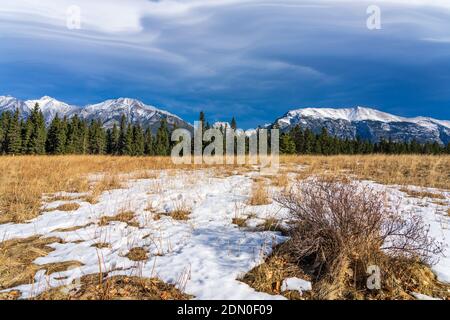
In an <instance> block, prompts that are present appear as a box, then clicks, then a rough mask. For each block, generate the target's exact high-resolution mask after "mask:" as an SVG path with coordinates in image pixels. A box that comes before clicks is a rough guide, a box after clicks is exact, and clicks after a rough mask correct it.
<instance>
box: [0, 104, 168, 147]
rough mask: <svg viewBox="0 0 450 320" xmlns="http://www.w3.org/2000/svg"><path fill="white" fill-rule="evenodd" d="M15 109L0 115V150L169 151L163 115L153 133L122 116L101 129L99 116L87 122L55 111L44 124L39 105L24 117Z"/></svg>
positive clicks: (166, 126)
mask: <svg viewBox="0 0 450 320" xmlns="http://www.w3.org/2000/svg"><path fill="white" fill-rule="evenodd" d="M21 119H22V118H21V117H20V113H19V110H16V111H15V112H14V113H11V112H3V113H2V114H1V115H0V154H11V155H20V154H32V155H41V154H51V155H62V154H110V155H129V156H144V155H148V156H151V155H158V156H167V155H170V150H171V143H170V132H169V129H168V125H167V122H166V119H163V120H162V121H161V126H160V128H159V129H158V131H157V133H156V136H154V135H152V132H151V131H150V129H145V130H144V129H143V128H142V127H141V126H140V125H139V124H131V123H129V122H128V121H127V119H126V117H125V116H122V118H121V121H120V125H119V126H117V125H114V126H113V127H112V128H111V129H105V128H104V127H103V125H102V123H101V122H100V121H99V120H91V121H90V122H88V121H85V120H81V119H80V118H79V117H78V116H76V115H75V116H74V117H72V118H70V119H67V118H62V119H61V118H59V117H58V115H56V117H55V118H54V119H53V120H52V122H51V123H50V125H49V126H48V127H46V125H45V120H44V116H43V114H42V112H41V111H40V109H39V105H38V104H36V105H35V106H34V108H33V110H32V111H31V114H30V116H29V117H28V119H26V120H21Z"/></svg>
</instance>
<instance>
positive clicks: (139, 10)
mask: <svg viewBox="0 0 450 320" xmlns="http://www.w3.org/2000/svg"><path fill="white" fill-rule="evenodd" d="M431 2H432V4H430V3H431ZM71 5H77V6H78V7H79V8H80V9H81V29H76V30H72V29H68V28H67V26H66V24H67V9H68V8H69V7H70V6H71ZM369 5H377V6H379V8H380V9H381V27H382V28H381V29H380V30H369V29H368V28H367V26H366V20H367V18H368V14H367V12H366V10H367V8H368V6H369ZM0 43H1V45H0V95H12V96H15V97H18V98H22V99H31V98H38V97H41V96H44V95H50V96H53V97H55V98H57V99H59V100H63V101H65V102H68V103H72V104H77V105H84V104H87V103H96V102H100V101H102V100H105V99H109V98H117V97H131V98H137V99H140V100H142V101H144V102H145V103H147V104H152V105H155V106H157V107H159V108H162V109H165V110H168V111H170V112H172V113H175V114H178V115H179V116H181V117H183V118H185V119H186V120H189V121H193V120H194V119H196V118H197V116H198V112H199V111H200V110H204V111H205V112H206V114H207V117H208V119H209V120H211V121H218V120H223V121H229V120H230V119H231V117H232V116H236V117H237V119H238V124H239V125H240V127H243V128H249V127H253V126H256V125H259V124H264V123H267V122H270V121H272V120H274V119H275V118H276V117H278V116H281V115H283V114H284V113H285V112H286V111H288V110H290V109H296V108H301V107H352V106H357V105H361V106H370V107H374V108H377V109H380V110H383V111H386V112H390V113H394V114H397V115H401V116H419V115H424V116H431V117H435V118H439V119H450V85H449V83H450V2H449V1H447V0H435V1H426V0H408V1H406V0H384V1H369V2H366V1H361V0H355V1H345V0H314V1H302V0H201V1H200V0H184V1H181V0H178V1H175V0H170V1H169V0H159V1H158V0H154V1H149V0H127V1H121V0H98V1H91V0H58V1H56V0H40V1H32V0H2V3H1V5H0Z"/></svg>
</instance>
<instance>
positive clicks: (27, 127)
mask: <svg viewBox="0 0 450 320" xmlns="http://www.w3.org/2000/svg"><path fill="white" fill-rule="evenodd" d="M20 127H21V132H22V154H28V144H29V143H30V137H31V133H32V130H33V125H32V123H31V121H30V119H29V118H28V120H26V121H23V120H22V121H21V122H20Z"/></svg>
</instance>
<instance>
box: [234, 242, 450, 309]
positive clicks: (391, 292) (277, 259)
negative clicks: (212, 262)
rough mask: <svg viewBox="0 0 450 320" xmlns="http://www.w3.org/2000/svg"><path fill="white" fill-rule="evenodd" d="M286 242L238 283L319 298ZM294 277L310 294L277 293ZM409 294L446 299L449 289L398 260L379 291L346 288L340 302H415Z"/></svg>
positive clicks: (422, 267) (318, 289) (428, 272)
mask: <svg viewBox="0 0 450 320" xmlns="http://www.w3.org/2000/svg"><path fill="white" fill-rule="evenodd" d="M288 246H289V241H288V242H287V243H284V244H282V245H280V246H278V247H276V248H275V249H274V251H273V253H272V255H271V256H269V257H268V258H267V259H266V261H265V262H264V263H263V264H261V265H259V266H257V267H255V268H254V269H252V270H250V271H249V272H247V273H246V274H245V275H244V276H243V277H242V278H241V279H239V280H240V281H242V282H244V283H246V284H248V285H249V286H250V287H252V288H254V289H255V290H256V291H260V292H266V293H269V294H273V295H275V294H282V295H283V296H285V297H286V298H288V299H291V300H305V299H321V298H322V296H323V294H322V292H321V290H323V288H322V287H321V286H320V285H319V284H318V282H316V278H315V276H314V274H311V272H310V271H309V270H310V269H309V266H308V265H307V264H299V263H297V261H296V259H295V258H293V257H292V255H291V254H290V253H289V249H288ZM290 277H298V278H300V279H304V280H308V281H312V291H311V292H304V293H303V294H302V295H301V294H299V293H298V292H295V291H288V292H281V284H282V282H283V280H284V279H286V278H290ZM411 292H416V293H422V294H426V295H428V296H431V297H439V298H442V299H445V300H448V299H450V286H449V285H448V284H443V283H441V282H439V281H438V280H437V278H436V275H435V274H434V273H433V272H432V271H431V269H430V268H429V267H427V266H425V265H423V264H420V263H411V261H398V262H397V263H395V266H394V267H393V268H392V269H391V270H386V271H385V272H384V273H383V281H382V289H381V290H374V291H373V290H361V289H357V288H353V287H352V286H349V287H348V288H346V295H345V297H344V298H343V299H356V300H363V299H369V300H415V298H414V296H412V295H411Z"/></svg>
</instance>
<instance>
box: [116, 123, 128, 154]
mask: <svg viewBox="0 0 450 320" xmlns="http://www.w3.org/2000/svg"><path fill="white" fill-rule="evenodd" d="M117 153H118V154H120V155H126V154H127V118H126V117H125V115H122V117H121V119H120V129H119V142H118V146H117Z"/></svg>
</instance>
